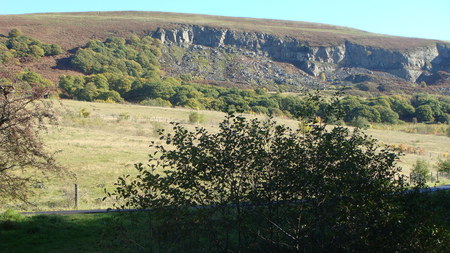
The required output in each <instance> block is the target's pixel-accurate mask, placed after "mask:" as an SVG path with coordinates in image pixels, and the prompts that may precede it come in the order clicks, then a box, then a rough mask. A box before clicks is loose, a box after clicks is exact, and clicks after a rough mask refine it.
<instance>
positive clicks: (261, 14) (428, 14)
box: [0, 0, 450, 41]
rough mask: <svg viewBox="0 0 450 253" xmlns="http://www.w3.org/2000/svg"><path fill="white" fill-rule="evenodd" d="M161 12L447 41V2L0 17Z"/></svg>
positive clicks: (64, 5)
mask: <svg viewBox="0 0 450 253" xmlns="http://www.w3.org/2000/svg"><path fill="white" fill-rule="evenodd" d="M121 10H122V11H125V10H127V11H129V10H135V11H163V12H181V13H195V14H209V15H220V16H232V17H252V18H268V19H283V20H294V21H307V22H317V23H324V24H331V25H339V26H347V27H352V28H356V29H361V30H364V31H368V32H374V33H381V34H388V35H397V36H406V37H416V38H427V39H439V40H446V41H450V0H376V1H373V0H270V1H267V0H259V1H257V0H222V1H216V0H158V1H154V0H146V1H144V0H141V1H137V0H103V1H99V0H76V1H55V0H53V1H49V0H1V1H0V15H4V14H25V13H42V12H81V11H121Z"/></svg>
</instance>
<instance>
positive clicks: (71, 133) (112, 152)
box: [0, 100, 450, 210]
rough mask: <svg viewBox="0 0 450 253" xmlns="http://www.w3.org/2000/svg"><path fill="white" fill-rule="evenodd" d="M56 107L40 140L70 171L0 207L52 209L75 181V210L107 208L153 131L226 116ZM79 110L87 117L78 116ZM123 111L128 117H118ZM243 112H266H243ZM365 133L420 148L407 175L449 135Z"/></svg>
mask: <svg viewBox="0 0 450 253" xmlns="http://www.w3.org/2000/svg"><path fill="white" fill-rule="evenodd" d="M55 106H56V107H57V109H58V111H59V112H60V113H59V114H60V120H59V122H58V124H54V123H53V124H49V129H48V132H47V133H45V135H44V136H43V137H44V141H45V143H46V145H47V148H48V150H50V151H51V152H56V154H55V157H56V159H57V161H58V162H59V163H60V164H61V165H63V166H65V167H67V168H68V169H69V171H70V172H71V173H72V174H73V176H65V177H56V176H52V177H50V178H49V180H45V179H42V180H41V181H42V182H41V183H40V184H38V185H37V186H34V189H35V190H36V192H37V195H36V196H34V197H32V198H31V201H32V202H33V203H34V204H35V206H24V205H21V204H17V203H10V204H9V205H4V206H2V207H1V208H0V209H3V210H4V209H7V208H14V209H20V210H54V209H73V208H74V184H78V188H79V203H78V208H79V209H93V208H108V207H111V204H112V203H111V202H109V201H106V202H104V201H102V198H103V197H104V196H105V194H104V190H105V188H106V189H107V190H112V189H113V188H114V183H115V182H116V180H117V178H118V177H119V176H122V175H124V174H131V175H133V174H134V173H135V169H134V164H135V163H139V162H142V163H145V162H147V160H148V154H149V153H150V152H151V151H152V150H151V149H150V148H149V144H150V142H152V141H155V142H156V143H161V141H160V140H159V138H158V134H157V130H158V129H161V128H164V129H166V130H167V131H170V130H171V127H172V126H171V125H170V122H172V121H173V122H179V123H181V124H183V125H185V126H186V127H187V128H188V129H191V130H192V129H194V128H195V127H196V126H202V127H205V128H207V129H208V130H209V131H212V132H214V131H217V130H218V124H219V122H221V121H222V120H223V118H224V116H225V114H224V113H221V112H214V111H198V112H199V113H200V114H202V115H203V116H204V122H203V123H199V124H191V123H189V114H190V113H191V112H192V110H190V109H182V108H162V107H148V106H140V105H131V104H107V103H90V102H80V101H72V100H63V101H62V105H60V104H59V103H55ZM82 109H84V110H85V111H88V112H89V113H90V115H89V117H87V118H84V117H82V116H79V112H80V111H81V110H82ZM121 114H124V115H128V116H129V117H125V118H126V119H123V117H120V116H119V115H121ZM247 117H266V116H257V115H247ZM276 120H277V121H278V122H279V123H282V124H285V125H288V126H290V127H291V128H297V127H298V122H297V121H295V120H290V119H286V118H280V119H276ZM366 132H367V133H368V134H369V135H371V136H373V137H374V138H376V139H378V140H380V142H381V143H385V144H396V145H398V144H404V145H407V146H411V147H417V148H423V149H424V151H425V153H424V154H422V155H421V154H413V153H407V154H406V155H405V156H402V157H401V159H400V161H399V165H400V166H401V167H402V168H403V169H404V173H405V174H407V175H408V174H409V170H410V168H412V166H413V164H414V163H415V162H416V160H417V159H424V160H426V161H428V162H429V164H430V168H431V169H432V170H433V168H432V166H433V165H434V164H435V163H436V161H437V159H439V158H442V157H443V156H444V154H446V153H450V150H449V149H450V138H448V137H446V136H435V135H423V134H417V133H405V132H400V131H394V130H377V129H369V130H367V131H366Z"/></svg>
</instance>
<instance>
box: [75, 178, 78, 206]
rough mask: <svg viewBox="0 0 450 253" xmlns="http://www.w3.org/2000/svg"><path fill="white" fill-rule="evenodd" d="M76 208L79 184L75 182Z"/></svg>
mask: <svg viewBox="0 0 450 253" xmlns="http://www.w3.org/2000/svg"><path fill="white" fill-rule="evenodd" d="M75 208H77V209H78V184H75Z"/></svg>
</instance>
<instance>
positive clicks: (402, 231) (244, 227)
mask: <svg viewBox="0 0 450 253" xmlns="http://www.w3.org/2000/svg"><path fill="white" fill-rule="evenodd" d="M160 138H161V139H162V140H163V141H164V142H165V145H162V144H161V145H158V144H154V145H152V147H153V148H154V149H156V152H154V153H153V152H152V153H151V154H150V155H149V156H150V161H148V162H146V165H143V164H136V169H137V172H138V174H137V176H136V177H135V178H132V177H130V176H124V177H120V178H119V180H118V182H117V183H116V190H115V192H113V193H110V194H109V196H111V197H113V198H114V199H115V200H116V201H117V202H116V207H118V208H133V207H138V208H152V212H151V214H150V215H149V216H148V217H149V220H148V221H147V223H146V224H145V226H146V227H147V228H149V232H148V233H146V234H145V235H146V237H145V238H143V242H144V243H146V242H148V243H149V244H150V245H154V244H155V243H157V244H158V245H160V247H161V248H159V250H160V251H169V250H176V251H181V250H182V249H183V248H185V249H186V248H189V249H190V250H192V251H199V250H200V249H210V251H219V252H226V251H236V252H238V251H241V252H290V251H305V252H341V251H343V252H355V251H373V252H423V251H427V250H428V249H430V247H432V249H433V250H435V252H443V250H444V249H446V246H447V245H448V239H449V238H448V235H446V233H447V232H448V230H446V229H445V228H444V227H442V226H441V225H440V224H439V223H437V222H436V220H435V219H434V218H433V217H434V216H433V212H434V211H433V210H432V209H430V208H428V207H427V208H422V207H423V206H422V205H421V203H422V202H416V201H414V199H418V197H417V194H419V192H418V191H409V192H408V191H406V189H407V187H406V185H405V180H404V178H403V177H402V176H401V174H399V169H398V168H397V167H396V166H395V161H396V159H397V155H396V153H395V152H394V151H392V150H389V149H386V148H381V147H380V146H378V145H377V144H376V143H375V141H374V140H373V139H371V138H369V137H368V136H366V135H364V134H363V133H362V132H360V131H359V130H355V131H354V132H350V130H349V129H347V128H343V127H336V128H333V129H331V130H327V128H326V127H325V126H323V125H311V130H310V131H307V132H304V133H302V134H299V133H297V132H295V131H293V130H291V129H289V128H288V127H286V126H283V125H276V123H275V122H274V121H272V120H268V121H263V122H261V121H259V120H257V119H254V120H246V119H245V118H243V117H238V116H228V117H227V118H226V119H225V120H224V121H223V122H222V123H221V124H220V129H219V131H218V132H215V133H209V132H208V131H207V130H206V129H204V128H201V127H197V128H196V129H195V130H194V131H189V130H187V129H186V128H185V127H183V126H181V125H179V124H174V126H173V131H171V133H170V134H164V132H161V137H160ZM167 145H169V146H170V148H167ZM419 210H420V211H419ZM439 217H443V216H439ZM394 235H395V236H394ZM152 242H153V243H152ZM199 242H201V243H199Z"/></svg>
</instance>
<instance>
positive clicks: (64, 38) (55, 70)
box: [0, 12, 450, 93]
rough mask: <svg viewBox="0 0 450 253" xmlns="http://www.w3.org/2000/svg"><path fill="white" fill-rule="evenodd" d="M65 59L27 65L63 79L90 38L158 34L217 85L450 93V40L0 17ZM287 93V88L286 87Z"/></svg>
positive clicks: (248, 22) (188, 67)
mask: <svg viewBox="0 0 450 253" xmlns="http://www.w3.org/2000/svg"><path fill="white" fill-rule="evenodd" d="M13 28H17V29H20V30H21V31H22V32H23V33H24V34H27V35H28V36H31V37H34V38H37V39H39V40H41V41H42V42H45V43H56V44H59V45H60V46H61V47H62V48H63V50H64V51H65V52H66V53H65V54H63V55H59V56H54V57H47V58H45V59H43V60H42V61H40V62H37V63H29V64H28V65H27V66H26V67H28V68H30V69H32V70H36V71H37V72H39V73H42V74H43V75H44V76H45V77H47V78H49V79H51V80H53V81H54V82H57V81H58V77H59V76H60V75H62V74H75V75H76V74H78V73H77V72H76V71H74V70H73V68H71V67H70V65H69V64H68V62H69V60H68V59H69V58H70V57H71V56H72V54H73V53H74V52H75V51H76V50H77V48H79V47H82V46H84V45H85V44H86V43H87V42H88V41H89V40H92V39H98V40H100V41H103V40H105V39H106V38H107V37H112V36H114V37H124V38H129V37H130V36H132V35H133V34H136V35H138V36H140V37H142V36H146V35H150V36H152V37H154V38H158V39H160V40H161V41H162V42H163V44H164V48H163V50H162V51H163V55H162V57H161V58H160V62H161V65H162V69H163V70H164V71H165V72H166V73H167V74H169V75H172V76H174V77H176V78H177V77H179V76H180V75H190V76H192V78H193V79H195V80H197V81H202V80H204V81H205V82H207V83H214V84H219V85H223V84H225V85H238V86H246V87H247V86H262V87H267V88H269V89H272V90H278V89H279V87H283V89H287V90H295V87H313V88H326V87H332V86H340V87H346V86H355V85H358V84H361V83H362V84H364V85H366V86H367V87H369V88H367V89H369V90H374V91H376V92H388V93H389V92H391V93H395V92H398V90H402V91H403V92H417V91H418V90H420V87H419V86H418V85H416V84H414V83H422V84H423V83H425V84H426V85H427V86H428V88H427V91H435V92H444V93H445V92H448V89H449V83H450V74H449V72H450V45H449V44H448V43H447V42H442V41H435V40H425V39H416V38H403V37H394V36H385V35H380V34H373V33H368V32H365V31H361V30H356V29H352V28H347V27H339V26H332V25H324V24H316V23H307V22H293V21H281V20H265V19H252V18H231V17H220V16H207V15H195V14H180V13H161V12H90V13H51V14H28V15H5V16H0V34H2V35H3V36H7V34H8V32H9V31H10V30H11V29H13ZM286 87H287V88H286Z"/></svg>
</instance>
